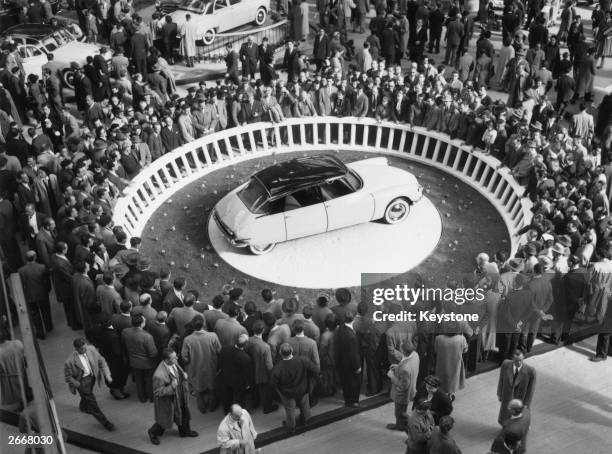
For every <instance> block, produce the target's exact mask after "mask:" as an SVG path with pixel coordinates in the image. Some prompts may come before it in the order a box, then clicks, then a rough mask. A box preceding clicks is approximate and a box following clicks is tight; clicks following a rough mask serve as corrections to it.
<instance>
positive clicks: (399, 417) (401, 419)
mask: <svg viewBox="0 0 612 454" xmlns="http://www.w3.org/2000/svg"><path fill="white" fill-rule="evenodd" d="M407 408H408V404H406V403H403V404H402V403H399V402H395V425H396V426H397V427H399V428H401V429H405V428H406V425H407V424H408V416H406V409H407Z"/></svg>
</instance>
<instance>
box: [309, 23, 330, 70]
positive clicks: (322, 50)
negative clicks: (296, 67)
mask: <svg viewBox="0 0 612 454" xmlns="http://www.w3.org/2000/svg"><path fill="white" fill-rule="evenodd" d="M312 56H313V58H314V61H315V65H316V66H317V71H319V70H320V69H321V67H322V66H323V63H324V62H325V59H326V58H327V57H329V37H328V36H327V33H325V29H324V28H323V27H321V28H320V29H319V32H318V33H317V36H316V37H315V40H314V46H313V49H312Z"/></svg>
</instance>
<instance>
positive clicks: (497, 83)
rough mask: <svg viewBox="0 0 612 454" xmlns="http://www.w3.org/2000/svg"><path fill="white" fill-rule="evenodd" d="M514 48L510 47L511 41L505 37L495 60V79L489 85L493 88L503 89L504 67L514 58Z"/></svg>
mask: <svg viewBox="0 0 612 454" xmlns="http://www.w3.org/2000/svg"><path fill="white" fill-rule="evenodd" d="M514 53H515V51H514V47H512V39H511V38H510V37H509V36H507V37H506V38H504V42H503V45H502V48H501V49H500V50H499V58H498V59H497V63H496V64H495V70H494V72H495V79H494V80H493V82H492V83H491V85H492V86H493V87H498V88H499V89H501V90H503V89H505V87H504V85H503V78H504V75H505V73H506V66H507V65H508V62H509V61H510V60H512V59H513V58H514Z"/></svg>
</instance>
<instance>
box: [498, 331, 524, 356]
mask: <svg viewBox="0 0 612 454" xmlns="http://www.w3.org/2000/svg"><path fill="white" fill-rule="evenodd" d="M496 343H497V346H498V348H499V358H498V360H499V364H501V363H503V362H504V360H506V359H510V357H511V356H512V352H513V351H514V349H515V348H518V347H524V345H523V344H524V337H523V335H522V334H521V333H497V336H496Z"/></svg>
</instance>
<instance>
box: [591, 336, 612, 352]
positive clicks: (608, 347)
mask: <svg viewBox="0 0 612 454" xmlns="http://www.w3.org/2000/svg"><path fill="white" fill-rule="evenodd" d="M611 340H612V337H611V336H610V332H607V333H600V334H599V336H597V347H596V350H595V355H596V356H597V357H599V358H607V357H608V355H610V354H612V343H611V342H610V341H611Z"/></svg>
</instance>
